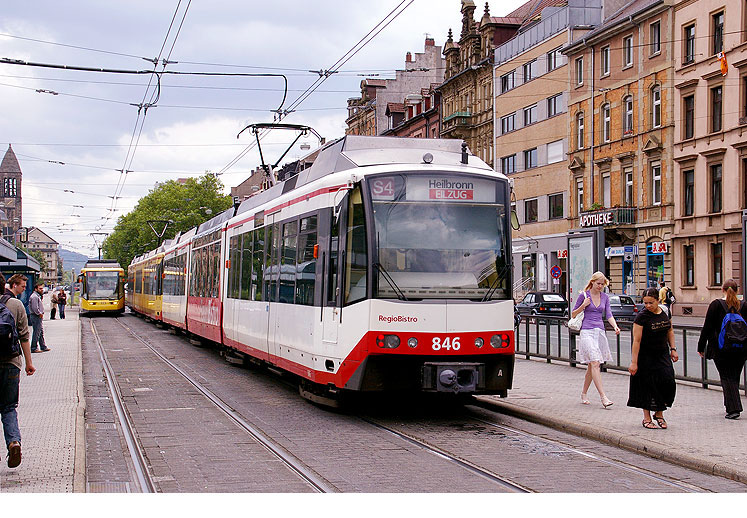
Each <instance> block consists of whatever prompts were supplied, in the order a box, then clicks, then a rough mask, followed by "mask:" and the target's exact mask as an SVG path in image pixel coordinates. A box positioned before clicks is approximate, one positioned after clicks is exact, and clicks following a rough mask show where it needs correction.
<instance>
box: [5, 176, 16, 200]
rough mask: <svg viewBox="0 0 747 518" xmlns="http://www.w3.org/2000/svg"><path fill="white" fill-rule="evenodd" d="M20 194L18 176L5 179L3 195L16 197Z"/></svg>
mask: <svg viewBox="0 0 747 518" xmlns="http://www.w3.org/2000/svg"><path fill="white" fill-rule="evenodd" d="M17 196H18V178H4V179H3V197H4V198H16V197H17Z"/></svg>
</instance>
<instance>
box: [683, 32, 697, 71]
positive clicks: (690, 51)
mask: <svg viewBox="0 0 747 518" xmlns="http://www.w3.org/2000/svg"><path fill="white" fill-rule="evenodd" d="M694 61H695V24H692V25H688V26H687V27H685V62H684V63H683V65H687V64H688V63H692V62H694Z"/></svg>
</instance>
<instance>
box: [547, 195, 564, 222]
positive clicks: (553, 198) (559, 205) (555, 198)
mask: <svg viewBox="0 0 747 518" xmlns="http://www.w3.org/2000/svg"><path fill="white" fill-rule="evenodd" d="M547 201H548V204H549V206H548V211H547V212H548V213H549V214H550V219H562V218H563V193H562V192H561V193H558V194H551V195H550V196H548V197H547Z"/></svg>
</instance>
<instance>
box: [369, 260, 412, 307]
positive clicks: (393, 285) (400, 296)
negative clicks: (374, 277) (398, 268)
mask: <svg viewBox="0 0 747 518" xmlns="http://www.w3.org/2000/svg"><path fill="white" fill-rule="evenodd" d="M374 267H375V268H376V269H377V270H379V272H380V273H381V276H382V277H384V280H386V282H387V283H389V286H390V287H391V288H392V290H394V293H395V294H396V295H397V298H398V299H399V300H408V299H407V297H405V294H404V293H403V292H402V290H401V289H400V287H399V286H397V283H396V282H394V279H392V276H391V275H389V272H387V271H386V268H384V267H383V266H382V264H381V263H374Z"/></svg>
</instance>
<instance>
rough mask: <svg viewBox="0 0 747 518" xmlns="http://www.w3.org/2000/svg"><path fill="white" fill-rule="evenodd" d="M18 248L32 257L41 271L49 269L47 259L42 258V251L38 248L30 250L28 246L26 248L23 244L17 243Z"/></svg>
mask: <svg viewBox="0 0 747 518" xmlns="http://www.w3.org/2000/svg"><path fill="white" fill-rule="evenodd" d="M18 248H20V249H21V250H23V251H24V252H25V253H26V255H30V256H31V257H33V258H34V259H36V260H37V262H38V263H39V268H40V269H41V273H46V272H47V270H48V269H49V266H48V265H47V260H46V259H45V258H44V253H43V252H42V251H40V250H31V249H29V248H26V247H25V246H23V245H18Z"/></svg>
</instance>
